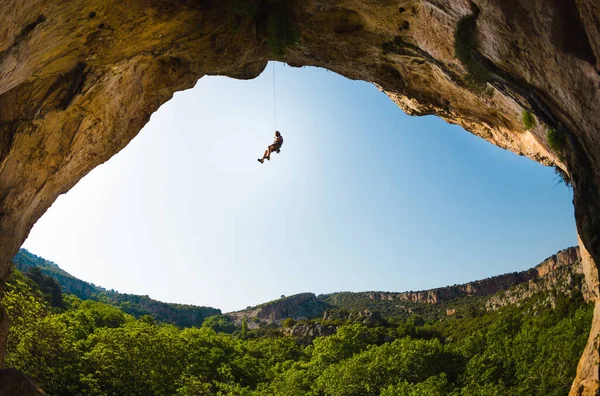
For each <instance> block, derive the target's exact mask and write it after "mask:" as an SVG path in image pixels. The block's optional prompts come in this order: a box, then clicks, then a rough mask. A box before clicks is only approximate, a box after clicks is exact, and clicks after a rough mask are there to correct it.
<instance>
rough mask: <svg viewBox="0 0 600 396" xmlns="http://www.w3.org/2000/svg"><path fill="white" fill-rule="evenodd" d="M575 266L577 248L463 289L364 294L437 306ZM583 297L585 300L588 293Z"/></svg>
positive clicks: (462, 287) (488, 294)
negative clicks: (524, 269) (529, 266)
mask: <svg viewBox="0 0 600 396" xmlns="http://www.w3.org/2000/svg"><path fill="white" fill-rule="evenodd" d="M576 263H579V264H581V257H580V255H579V248H578V247H570V248H567V249H564V250H561V251H560V252H558V253H556V254H555V255H553V256H551V257H549V258H547V259H546V260H544V261H542V262H541V263H540V264H538V265H537V266H535V267H534V268H531V269H529V270H527V271H522V272H513V273H509V274H503V275H498V276H493V277H491V278H487V279H483V280H479V281H474V282H469V283H465V284H463V285H454V286H446V287H439V288H436V289H430V290H423V291H415V292H413V291H410V292H403V293H390V292H367V293H368V298H369V299H371V300H388V301H410V302H417V303H428V304H436V303H439V302H441V301H450V300H454V299H456V298H460V297H465V296H478V297H482V296H490V295H492V294H495V293H498V292H499V291H502V290H507V289H509V288H510V287H512V286H515V285H518V284H520V283H523V282H529V281H532V280H534V279H540V278H544V277H546V276H548V275H552V276H558V275H559V274H558V273H557V272H556V271H557V270H558V269H561V268H563V267H570V266H572V265H574V264H576ZM577 272H578V273H580V274H582V273H583V271H582V268H581V265H580V266H579V267H578V270H577ZM334 295H335V293H334ZM585 295H586V296H587V293H586V294H585ZM334 300H335V299H334Z"/></svg>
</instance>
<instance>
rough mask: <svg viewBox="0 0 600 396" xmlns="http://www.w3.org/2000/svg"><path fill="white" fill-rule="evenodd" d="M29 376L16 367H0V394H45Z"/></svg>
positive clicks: (26, 395) (10, 395)
mask: <svg viewBox="0 0 600 396" xmlns="http://www.w3.org/2000/svg"><path fill="white" fill-rule="evenodd" d="M45 395H46V393H44V391H43V390H42V389H41V388H40V387H39V386H37V385H36V384H35V382H33V381H32V380H31V379H30V378H29V377H27V376H26V375H25V374H23V373H21V372H20V371H19V370H15V369H0V396H45Z"/></svg>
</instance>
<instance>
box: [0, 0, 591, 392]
mask: <svg viewBox="0 0 600 396" xmlns="http://www.w3.org/2000/svg"><path fill="white" fill-rule="evenodd" d="M248 4H250V5H251V7H248ZM599 7H600V6H599V5H598V2H597V0H512V1H507V0H475V1H474V2H471V1H469V0H452V1H450V0H399V1H388V0H350V1H344V2H341V1H338V0H321V1H315V0H308V1H295V0H290V1H285V2H280V1H276V0H267V1H261V2H258V1H257V2H254V1H252V0H247V1H244V0H222V1H217V0H172V1H167V0H128V1H117V0H85V1H84V0H73V1H61V0H44V1H42V0H0V9H1V10H2V16H1V17H0V18H1V20H2V23H1V24H0V283H1V281H2V280H4V279H6V276H7V274H8V271H9V268H10V267H9V263H10V258H11V257H12V256H13V255H14V254H15V253H16V252H17V250H18V248H19V246H20V245H21V244H22V243H23V241H24V240H25V238H26V237H27V234H28V233H29V230H30V229H31V227H32V226H33V224H34V223H35V221H36V220H37V219H38V218H39V217H40V216H41V215H42V214H43V213H44V212H45V211H46V210H47V209H48V207H49V206H50V205H51V204H52V202H53V201H54V200H55V199H56V197H57V196H58V195H60V194H62V193H65V192H66V191H68V190H69V189H70V188H71V187H72V186H73V185H74V184H75V183H77V181H78V180H79V179H81V177H83V176H84V175H85V174H87V173H88V172H89V171H90V170H91V169H93V168H94V167H95V166H97V165H99V164H101V163H103V162H104V161H106V160H108V159H109V158H110V157H111V156H112V155H114V154H115V153H117V152H118V151H119V150H121V149H122V148H123V147H124V146H125V145H126V144H127V143H128V142H129V141H130V140H131V139H132V138H133V137H134V136H135V135H136V134H137V133H138V131H139V130H140V129H141V128H142V126H143V125H144V124H145V123H146V122H147V121H148V119H149V117H150V115H151V114H152V113H153V112H154V111H155V110H156V109H157V108H158V107H159V106H160V105H161V104H162V103H164V102H165V101H167V100H168V99H169V98H171V96H172V95H173V93H174V92H175V91H178V90H182V89H186V88H189V87H191V86H193V85H194V83H195V82H196V81H197V80H198V79H199V78H201V77H202V76H204V75H208V74H213V75H215V74H219V75H227V76H230V77H234V78H253V77H256V76H257V75H258V74H259V73H260V72H261V71H262V70H263V69H264V67H265V65H266V63H267V61H268V60H269V59H274V58H277V59H279V60H281V61H285V62H287V63H288V64H290V65H294V66H301V65H312V66H320V67H325V68H327V69H329V70H332V71H335V72H337V73H340V74H342V75H344V76H346V77H348V78H352V79H361V80H365V81H371V82H373V83H375V84H376V85H377V86H378V87H380V89H382V90H383V91H385V92H386V93H387V94H388V95H389V97H390V98H391V99H392V100H394V101H395V102H396V103H397V104H398V105H399V106H400V107H402V109H404V110H405V111H406V112H407V113H409V114H413V115H425V114H437V115H438V116H440V117H442V118H443V119H445V120H447V121H448V122H451V123H455V124H458V125H461V126H463V127H464V128H465V129H466V130H468V131H470V132H472V133H474V134H476V135H478V136H480V137H483V138H484V139H486V140H488V141H490V142H491V143H493V144H495V145H497V146H499V147H503V148H505V149H508V150H511V151H513V152H515V153H517V154H519V155H527V156H528V157H530V158H532V159H534V160H536V161H539V162H541V163H543V164H546V165H556V166H558V167H560V168H561V169H562V170H563V171H564V172H565V173H566V174H568V175H569V176H570V178H571V180H572V182H573V192H574V200H573V202H574V205H575V218H576V223H577V228H578V231H579V234H580V236H581V241H582V245H581V246H582V247H583V248H585V250H586V252H587V253H589V257H588V258H589V259H586V260H584V261H583V262H584V265H585V266H588V267H589V268H584V272H585V274H586V276H588V277H589V278H590V279H588V280H587V282H588V284H589V285H590V286H591V293H592V294H593V295H596V296H598V295H599V294H598V276H597V266H596V264H595V263H598V262H600V239H599V238H598V236H599V235H600V206H599V204H598V203H599V202H600V133H599V131H600V100H599V99H600V27H599V26H600V25H599V23H598V20H599ZM282 20H283V21H286V23H285V24H286V25H291V26H292V27H293V29H292V30H293V32H292V33H295V32H297V36H298V38H299V39H298V41H297V43H296V44H295V45H293V46H292V47H290V48H288V49H287V50H285V48H283V47H282V45H281V43H282V38H281V37H280V36H285V37H288V36H290V35H289V34H288V33H289V32H285V31H280V30H281V29H279V30H278V28H277V26H281V24H280V23H278V21H282ZM274 27H275V28H274ZM455 32H457V33H460V34H457V35H456V36H457V40H455V36H454V33H455ZM291 36H295V34H291ZM455 44H456V48H457V49H459V50H460V49H462V50H460V51H459V53H461V54H462V55H461V59H460V60H459V59H457V58H455ZM461 51H462V52H461ZM482 81H483V82H482ZM523 111H528V112H530V113H532V114H533V119H534V120H535V123H534V124H533V125H530V126H529V127H528V128H527V130H526V128H525V126H524V124H523V122H522V120H521V117H522V112H523ZM548 136H553V138H552V139H550V141H549V139H548ZM550 143H553V149H551V148H550ZM595 321H596V322H599V321H600V317H598V316H596V317H595ZM599 326H600V324H598V325H597V326H596V327H594V328H598V327H599ZM0 344H1V343H0ZM582 364H583V361H582ZM586 364H589V365H591V366H590V367H588V368H589V370H588V369H585V370H583V369H582V370H583V371H581V372H594V371H595V372H597V371H598V362H597V361H595V362H594V361H590V362H588V363H586ZM586 370H587V371H586ZM578 378H579V377H578ZM594 381H596V380H594ZM594 381H591V380H590V381H584V380H582V381H580V382H581V384H583V385H582V386H583V388H582V389H584V390H585V391H587V389H592V388H593V387H597V382H594ZM577 389H579V387H578V388H577ZM593 391H594V390H593V389H592V390H590V392H593ZM582 392H583V391H582Z"/></svg>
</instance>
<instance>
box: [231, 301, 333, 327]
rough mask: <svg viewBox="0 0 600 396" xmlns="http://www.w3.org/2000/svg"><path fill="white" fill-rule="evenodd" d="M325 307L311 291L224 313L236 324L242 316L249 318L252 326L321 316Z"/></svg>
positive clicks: (240, 321)
mask: <svg viewBox="0 0 600 396" xmlns="http://www.w3.org/2000/svg"><path fill="white" fill-rule="evenodd" d="M326 308H327V304H326V303H324V302H323V301H321V300H318V299H317V296H315V295H314V294H313V293H300V294H296V295H293V296H289V297H284V298H281V299H279V300H275V301H271V302H268V303H265V304H261V305H258V306H256V307H251V308H247V309H245V310H243V311H238V312H230V313H228V314H226V315H227V316H229V317H230V318H231V320H232V321H233V322H234V323H235V324H236V325H237V326H240V325H241V324H242V320H243V318H244V317H246V318H248V319H251V322H250V323H248V325H249V327H250V328H252V327H254V326H252V324H256V323H273V322H280V321H282V320H284V319H288V318H291V319H294V320H302V319H313V318H316V317H318V316H321V315H322V314H323V312H324V311H325V309H326Z"/></svg>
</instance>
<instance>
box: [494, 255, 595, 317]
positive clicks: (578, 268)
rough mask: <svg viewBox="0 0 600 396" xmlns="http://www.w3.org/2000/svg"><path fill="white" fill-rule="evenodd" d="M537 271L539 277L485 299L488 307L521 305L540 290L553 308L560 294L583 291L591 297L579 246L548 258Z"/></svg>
mask: <svg viewBox="0 0 600 396" xmlns="http://www.w3.org/2000/svg"><path fill="white" fill-rule="evenodd" d="M535 270H536V272H537V275H536V276H535V277H533V278H531V279H529V280H528V281H526V282H523V283H520V284H518V285H515V286H513V287H511V288H510V289H508V290H505V291H503V292H501V293H497V294H495V295H493V296H490V297H489V298H488V299H487V300H486V302H485V308H486V309H487V310H496V309H498V308H501V307H504V306H507V305H519V303H520V302H521V301H523V300H526V299H529V298H530V297H532V296H533V295H534V294H537V293H544V295H545V296H546V299H545V301H543V303H544V304H545V305H548V306H552V307H553V308H554V306H555V303H556V297H557V296H558V295H563V296H564V295H566V296H573V295H574V294H576V293H581V294H582V295H583V296H584V297H585V296H588V297H589V291H588V288H587V284H586V283H585V282H583V265H582V262H581V260H580V258H579V254H578V250H577V249H575V248H571V249H568V250H563V251H561V252H559V253H558V254H555V255H554V256H552V257H550V258H548V259H546V260H544V261H543V262H542V263H541V264H540V265H538V266H537V267H535ZM588 301H589V299H588Z"/></svg>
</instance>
